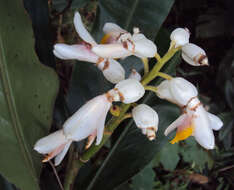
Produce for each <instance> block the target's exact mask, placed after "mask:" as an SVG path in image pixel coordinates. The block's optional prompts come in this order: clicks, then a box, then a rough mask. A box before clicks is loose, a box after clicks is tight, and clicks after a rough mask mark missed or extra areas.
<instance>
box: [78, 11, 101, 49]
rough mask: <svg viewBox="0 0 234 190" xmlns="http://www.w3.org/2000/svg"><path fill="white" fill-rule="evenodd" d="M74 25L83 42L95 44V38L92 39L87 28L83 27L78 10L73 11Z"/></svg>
mask: <svg viewBox="0 0 234 190" xmlns="http://www.w3.org/2000/svg"><path fill="white" fill-rule="evenodd" d="M74 25H75V28H76V31H77V33H78V34H79V36H80V37H81V38H82V39H83V40H84V41H85V42H88V43H90V44H91V45H95V44H97V43H96V42H95V40H94V39H93V37H92V36H91V35H90V33H89V32H88V31H87V29H86V28H85V27H84V25H83V22H82V20H81V16H80V14H79V12H76V13H75V16H74Z"/></svg>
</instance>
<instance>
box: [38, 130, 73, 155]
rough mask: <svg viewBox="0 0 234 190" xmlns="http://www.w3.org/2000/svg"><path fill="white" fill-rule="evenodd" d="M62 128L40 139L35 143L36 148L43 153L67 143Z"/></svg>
mask: <svg viewBox="0 0 234 190" xmlns="http://www.w3.org/2000/svg"><path fill="white" fill-rule="evenodd" d="M67 141H68V140H67V139H66V137H65V136H64V133H63V131H62V130H58V131H55V132H54V133H51V134H49V135H48V136H46V137H43V138H41V139H39V140H38V141H37V142H36V144H35V145H34V150H36V151H37V152H39V153H41V154H48V153H50V152H52V151H53V150H54V149H56V148H57V147H59V146H60V145H62V144H65V143H67Z"/></svg>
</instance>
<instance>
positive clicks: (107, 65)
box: [97, 59, 125, 84]
mask: <svg viewBox="0 0 234 190" xmlns="http://www.w3.org/2000/svg"><path fill="white" fill-rule="evenodd" d="M97 66H98V68H99V69H100V70H101V71H102V72H103V75H104V77H105V78H106V79H107V80H108V81H110V82H111V83H113V84H116V83H118V82H120V81H122V80H124V79H125V70H124V68H123V67H122V65H121V64H120V63H119V62H118V61H116V60H114V59H103V61H102V62H100V63H98V64H97Z"/></svg>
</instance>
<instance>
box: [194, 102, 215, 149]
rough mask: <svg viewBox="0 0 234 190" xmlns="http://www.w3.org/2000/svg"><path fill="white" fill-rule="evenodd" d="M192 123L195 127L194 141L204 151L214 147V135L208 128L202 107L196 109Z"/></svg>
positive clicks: (207, 119) (205, 113)
mask: <svg viewBox="0 0 234 190" xmlns="http://www.w3.org/2000/svg"><path fill="white" fill-rule="evenodd" d="M193 122H194V125H195V131H194V137H195V139H196V141H197V142H198V143H199V144H200V145H201V146H202V147H204V148H206V149H213V148H214V146H215V139H214V134H213V131H212V129H211V128H210V121H209V118H208V114H207V112H206V110H205V109H204V107H203V106H202V105H200V106H198V107H197V109H196V111H195V116H194V119H193Z"/></svg>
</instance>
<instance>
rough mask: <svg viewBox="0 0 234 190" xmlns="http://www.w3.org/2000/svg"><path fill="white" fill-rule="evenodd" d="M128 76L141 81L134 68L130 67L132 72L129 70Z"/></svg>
mask: <svg viewBox="0 0 234 190" xmlns="http://www.w3.org/2000/svg"><path fill="white" fill-rule="evenodd" d="M128 78H129V79H135V80H137V81H141V75H140V74H139V73H138V72H137V71H136V70H135V69H132V72H131V74H130V75H129V77H128Z"/></svg>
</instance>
